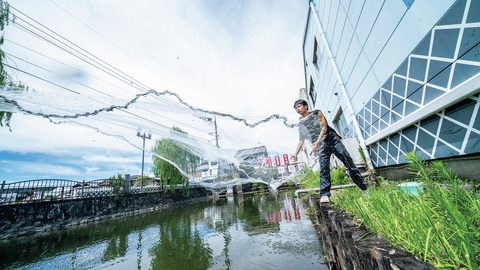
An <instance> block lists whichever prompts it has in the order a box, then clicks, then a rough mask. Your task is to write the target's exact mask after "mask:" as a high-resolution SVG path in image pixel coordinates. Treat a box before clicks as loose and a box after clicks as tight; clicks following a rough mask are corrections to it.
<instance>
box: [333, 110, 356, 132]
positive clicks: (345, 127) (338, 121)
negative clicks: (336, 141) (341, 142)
mask: <svg viewBox="0 0 480 270" xmlns="http://www.w3.org/2000/svg"><path fill="white" fill-rule="evenodd" d="M333 125H334V127H335V129H336V130H337V131H338V133H339V134H340V136H342V137H343V138H344V139H346V138H355V131H354V130H353V128H352V127H351V126H350V125H349V124H348V123H347V119H346V118H345V115H344V114H343V111H342V109H340V111H339V113H338V115H337V117H336V118H335V120H333Z"/></svg>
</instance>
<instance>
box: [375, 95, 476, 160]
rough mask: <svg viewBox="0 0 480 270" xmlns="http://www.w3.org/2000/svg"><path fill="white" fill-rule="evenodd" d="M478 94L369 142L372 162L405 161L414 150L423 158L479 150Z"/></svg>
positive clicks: (469, 152)
mask: <svg viewBox="0 0 480 270" xmlns="http://www.w3.org/2000/svg"><path fill="white" fill-rule="evenodd" d="M479 109H480V98H479V96H478V94H476V95H474V96H471V97H469V98H467V99H465V100H463V101H461V102H459V103H457V104H454V105H452V106H450V107H449V108H446V109H444V110H442V111H440V112H438V113H436V114H434V115H432V116H430V117H428V118H426V119H423V120H421V121H418V122H416V123H415V124H414V125H412V126H409V127H407V128H405V129H403V130H401V131H399V132H397V133H395V134H393V135H391V136H389V137H387V138H384V139H382V140H380V141H378V142H376V143H374V144H372V145H370V146H369V151H370V155H371V158H372V162H373V163H374V165H375V166H377V167H381V166H389V165H396V164H400V163H405V154H406V153H408V152H411V151H415V152H416V153H417V155H419V156H421V157H423V158H424V159H435V158H441V157H448V156H454V155H463V154H471V153H479V152H480V110H479Z"/></svg>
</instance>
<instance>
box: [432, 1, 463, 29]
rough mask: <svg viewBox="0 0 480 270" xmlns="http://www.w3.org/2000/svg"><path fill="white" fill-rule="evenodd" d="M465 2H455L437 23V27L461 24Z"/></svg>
mask: <svg viewBox="0 0 480 270" xmlns="http://www.w3.org/2000/svg"><path fill="white" fill-rule="evenodd" d="M465 2H466V0H459V1H457V2H456V3H455V4H454V5H453V6H452V7H451V8H450V9H449V10H448V11H447V13H446V14H445V15H443V17H442V19H440V21H439V22H438V24H437V25H447V24H460V23H462V17H463V13H464V12H465Z"/></svg>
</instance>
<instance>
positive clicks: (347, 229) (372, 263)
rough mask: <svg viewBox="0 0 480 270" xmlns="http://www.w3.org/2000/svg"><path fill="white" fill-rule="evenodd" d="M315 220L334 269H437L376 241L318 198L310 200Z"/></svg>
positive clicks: (377, 239)
mask: <svg viewBox="0 0 480 270" xmlns="http://www.w3.org/2000/svg"><path fill="white" fill-rule="evenodd" d="M309 204H310V208H311V209H312V210H313V215H312V216H311V218H312V219H314V220H313V222H314V223H315V224H316V227H317V232H318V234H319V235H320V236H321V239H322V243H323V250H324V253H325V262H326V263H327V265H328V266H329V268H330V269H336V270H352V269H373V270H374V269H382V270H383V269H385V270H390V269H391V270H403V269H404V270H417V269H422V270H424V269H425V270H430V269H435V268H434V267H433V266H431V265H429V264H427V263H425V262H423V261H421V260H419V259H418V258H416V257H415V256H413V255H412V254H411V253H408V252H406V251H404V250H402V249H398V248H395V247H392V245H391V244H390V242H389V241H387V240H385V239H383V238H379V237H376V236H375V235H374V234H373V233H371V232H369V230H368V229H367V228H366V227H364V226H360V225H359V224H358V223H357V222H355V221H354V220H352V219H351V218H350V217H349V215H348V214H347V213H346V212H345V211H344V210H340V209H337V208H334V207H332V205H331V204H330V203H323V204H320V198H319V197H318V196H312V197H311V198H310V200H309Z"/></svg>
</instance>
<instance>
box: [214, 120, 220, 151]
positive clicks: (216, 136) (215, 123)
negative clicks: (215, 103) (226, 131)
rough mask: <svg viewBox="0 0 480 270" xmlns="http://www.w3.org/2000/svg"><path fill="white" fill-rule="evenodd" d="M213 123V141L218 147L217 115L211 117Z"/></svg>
mask: <svg viewBox="0 0 480 270" xmlns="http://www.w3.org/2000/svg"><path fill="white" fill-rule="evenodd" d="M213 124H214V125H215V143H216V145H217V147H218V148H220V146H218V130H217V117H215V116H214V117H213Z"/></svg>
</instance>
